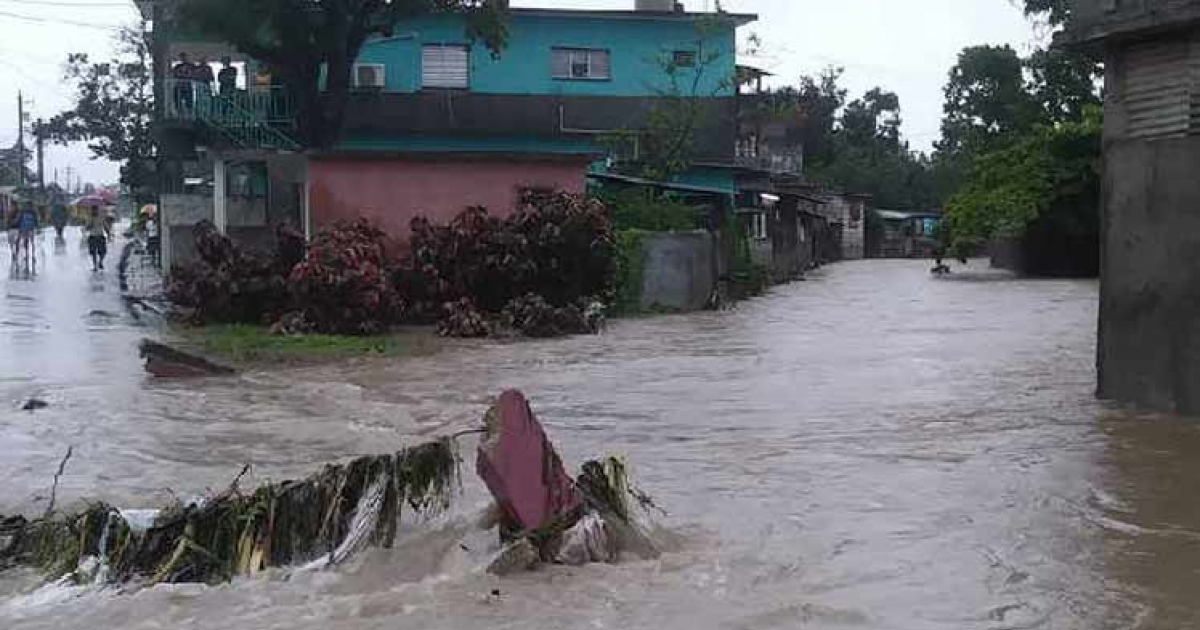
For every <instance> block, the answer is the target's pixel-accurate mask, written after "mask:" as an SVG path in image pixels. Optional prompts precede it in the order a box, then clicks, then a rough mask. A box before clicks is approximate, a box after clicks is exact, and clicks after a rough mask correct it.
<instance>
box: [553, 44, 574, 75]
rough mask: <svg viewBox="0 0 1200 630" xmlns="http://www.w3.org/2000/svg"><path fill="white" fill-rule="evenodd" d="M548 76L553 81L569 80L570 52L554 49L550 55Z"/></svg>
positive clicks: (563, 49)
mask: <svg viewBox="0 0 1200 630" xmlns="http://www.w3.org/2000/svg"><path fill="white" fill-rule="evenodd" d="M550 76H552V77H554V78H555V79H569V78H571V51H569V50H566V49H565V48H555V49H554V50H553V51H551V53H550Z"/></svg>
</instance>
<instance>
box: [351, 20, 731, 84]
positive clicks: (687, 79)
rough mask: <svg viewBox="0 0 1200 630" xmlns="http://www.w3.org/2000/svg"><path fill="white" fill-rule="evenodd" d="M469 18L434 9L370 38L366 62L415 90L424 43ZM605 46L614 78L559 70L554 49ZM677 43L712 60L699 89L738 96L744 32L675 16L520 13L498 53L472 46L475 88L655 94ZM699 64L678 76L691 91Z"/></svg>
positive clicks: (447, 39)
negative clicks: (553, 66) (571, 75)
mask: <svg viewBox="0 0 1200 630" xmlns="http://www.w3.org/2000/svg"><path fill="white" fill-rule="evenodd" d="M465 43H468V41H467V38H466V37H465V35H464V29H463V23H462V21H461V20H460V19H458V18H455V17H454V16H434V17H428V18H422V19H419V20H413V21H410V22H405V23H403V24H401V25H398V26H397V27H396V29H395V35H394V36H393V37H391V38H388V39H382V40H374V41H370V42H367V44H366V45H365V46H364V47H363V49H362V51H361V53H360V54H359V62H360V63H382V64H384V65H385V66H386V87H385V91H389V92H414V91H417V90H419V89H420V85H421V54H420V50H421V46H422V45H424V44H465ZM556 47H566V48H601V49H606V50H608V51H609V53H610V60H611V64H612V73H611V74H612V79H611V80H608V81H595V80H592V81H573V80H559V79H554V78H552V77H551V72H550V56H551V53H550V51H551V49H552V48H556ZM675 50H693V51H698V52H700V54H701V55H702V57H705V58H708V57H711V58H713V59H714V61H712V62H711V63H709V64H707V67H705V68H704V72H703V74H702V76H701V80H700V83H699V87H698V89H697V90H696V93H697V94H698V95H700V96H716V95H720V96H732V95H733V94H734V89H733V85H732V77H733V74H734V66H735V64H736V57H737V49H736V33H735V27H734V25H733V24H732V23H722V24H717V23H715V22H712V21H705V22H703V23H700V22H696V21H689V20H680V19H669V20H662V19H658V20H652V19H645V20H642V19H628V18H622V19H601V18H582V17H579V18H575V17H558V16H554V17H550V16H530V15H525V16H522V15H517V16H514V17H513V18H512V22H511V24H510V26H509V41H508V46H507V47H506V48H505V49H504V50H503V51H501V52H500V54H499V56H498V57H493V56H492V54H491V51H489V50H488V49H487V47H486V46H484V45H483V44H481V43H476V44H474V45H473V46H472V49H471V88H470V89H471V91H473V92H480V93H491V94H533V95H552V96H553V95H572V96H655V95H658V94H661V93H663V92H664V91H669V90H670V89H671V78H670V77H669V76H668V74H667V73H666V72H665V71H664V70H663V67H662V60H663V59H664V55H665V56H668V57H667V58H669V55H670V54H671V53H672V52H674V51H675ZM694 78H695V74H694V71H692V70H681V71H680V72H679V74H678V75H677V76H676V81H677V83H678V84H679V85H680V88H681V92H682V93H684V94H690V93H691V91H692V83H693V79H694Z"/></svg>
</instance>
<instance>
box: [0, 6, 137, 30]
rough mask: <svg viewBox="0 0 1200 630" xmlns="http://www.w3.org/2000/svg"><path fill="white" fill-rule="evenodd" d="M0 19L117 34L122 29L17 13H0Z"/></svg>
mask: <svg viewBox="0 0 1200 630" xmlns="http://www.w3.org/2000/svg"><path fill="white" fill-rule="evenodd" d="M0 17H6V18H10V19H14V20H24V21H26V22H37V23H41V24H60V25H63V26H77V27H79V28H92V29H97V30H101V31H109V32H114V33H115V32H119V31H120V30H121V29H122V28H123V27H122V26H120V25H119V24H94V23H90V22H77V21H75V20H62V19H58V18H44V17H37V16H33V15H21V14H19V13H10V12H8V11H0Z"/></svg>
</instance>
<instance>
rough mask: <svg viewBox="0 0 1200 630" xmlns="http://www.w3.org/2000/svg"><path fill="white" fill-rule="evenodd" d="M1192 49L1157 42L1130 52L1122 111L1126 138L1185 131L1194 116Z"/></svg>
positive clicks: (1133, 48)
mask: <svg viewBox="0 0 1200 630" xmlns="http://www.w3.org/2000/svg"><path fill="white" fill-rule="evenodd" d="M1191 48H1192V47H1191V46H1190V45H1189V43H1188V42H1160V43H1153V44H1142V45H1139V46H1134V47H1132V48H1131V49H1130V50H1129V55H1128V57H1127V62H1126V63H1127V67H1126V72H1125V95H1124V100H1125V109H1126V112H1127V113H1128V117H1129V137H1131V138H1161V137H1167V136H1174V135H1181V134H1185V133H1187V132H1188V127H1189V123H1190V122H1191V120H1192V118H1193V117H1194V116H1195V110H1196V107H1195V106H1194V105H1193V93H1194V92H1195V90H1194V88H1193V85H1194V83H1193V76H1192V75H1193V72H1191V63H1189V62H1190V58H1191V57H1192V54H1191Z"/></svg>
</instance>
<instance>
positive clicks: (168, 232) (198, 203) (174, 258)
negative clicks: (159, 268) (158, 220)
mask: <svg viewBox="0 0 1200 630" xmlns="http://www.w3.org/2000/svg"><path fill="white" fill-rule="evenodd" d="M158 205H159V214H160V215H161V217H162V222H163V231H162V262H163V268H164V269H170V268H171V266H172V265H181V264H187V263H188V262H190V261H192V260H194V259H195V257H196V248H195V245H194V243H193V240H192V226H194V225H196V223H198V222H200V221H203V220H206V219H207V220H209V221H212V219H213V200H212V196H211V195H168V194H164V195H159V199H158Z"/></svg>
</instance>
